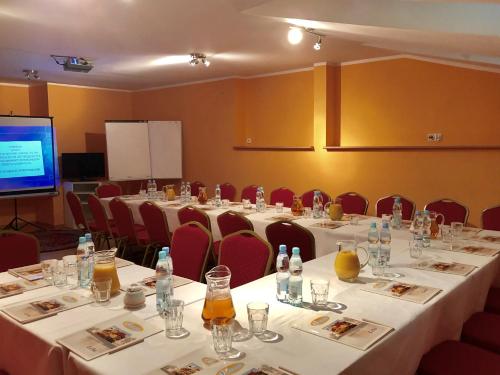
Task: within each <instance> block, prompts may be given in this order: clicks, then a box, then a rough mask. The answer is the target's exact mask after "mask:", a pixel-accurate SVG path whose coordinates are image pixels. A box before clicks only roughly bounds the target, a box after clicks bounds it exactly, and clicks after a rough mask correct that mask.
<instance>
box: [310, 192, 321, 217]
mask: <svg viewBox="0 0 500 375" xmlns="http://www.w3.org/2000/svg"><path fill="white" fill-rule="evenodd" d="M312 211H313V218H314V219H321V218H322V217H323V196H322V195H321V192H320V191H319V190H315V191H314V198H313V210H312Z"/></svg>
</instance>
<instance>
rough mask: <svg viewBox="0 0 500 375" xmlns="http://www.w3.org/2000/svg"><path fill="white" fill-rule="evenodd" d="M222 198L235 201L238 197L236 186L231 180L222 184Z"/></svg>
mask: <svg viewBox="0 0 500 375" xmlns="http://www.w3.org/2000/svg"><path fill="white" fill-rule="evenodd" d="M220 192H221V199H229V201H231V202H234V199H235V198H236V188H235V187H234V185H232V184H230V183H229V182H224V183H223V184H222V185H221V186H220Z"/></svg>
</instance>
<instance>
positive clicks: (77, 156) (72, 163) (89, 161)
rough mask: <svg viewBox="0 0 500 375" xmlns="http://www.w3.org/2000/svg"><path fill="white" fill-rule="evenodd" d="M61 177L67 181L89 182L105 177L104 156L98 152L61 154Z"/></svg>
mask: <svg viewBox="0 0 500 375" xmlns="http://www.w3.org/2000/svg"><path fill="white" fill-rule="evenodd" d="M61 169H62V177H63V178H64V179H67V180H91V179H99V178H104V177H106V172H105V167H104V154H103V153H100V152H86V153H63V154H61Z"/></svg>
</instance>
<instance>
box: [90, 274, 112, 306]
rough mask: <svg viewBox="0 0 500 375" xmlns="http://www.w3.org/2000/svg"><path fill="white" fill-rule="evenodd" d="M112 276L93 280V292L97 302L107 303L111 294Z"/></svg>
mask: <svg viewBox="0 0 500 375" xmlns="http://www.w3.org/2000/svg"><path fill="white" fill-rule="evenodd" d="M111 283H112V280H111V277H103V278H98V279H94V280H93V281H92V292H93V293H94V299H95V301H96V302H97V303H106V302H108V301H109V298H110V296H111Z"/></svg>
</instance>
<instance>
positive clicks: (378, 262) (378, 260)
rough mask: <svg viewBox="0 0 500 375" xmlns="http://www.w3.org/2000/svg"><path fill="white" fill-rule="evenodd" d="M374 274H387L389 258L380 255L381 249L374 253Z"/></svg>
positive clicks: (380, 275)
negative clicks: (386, 268)
mask: <svg viewBox="0 0 500 375" xmlns="http://www.w3.org/2000/svg"><path fill="white" fill-rule="evenodd" d="M373 255H374V257H373V263H372V274H373V276H377V277H382V276H384V274H385V267H387V260H386V258H385V257H384V256H381V255H380V249H379V251H377V252H376V253H374V254H373Z"/></svg>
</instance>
